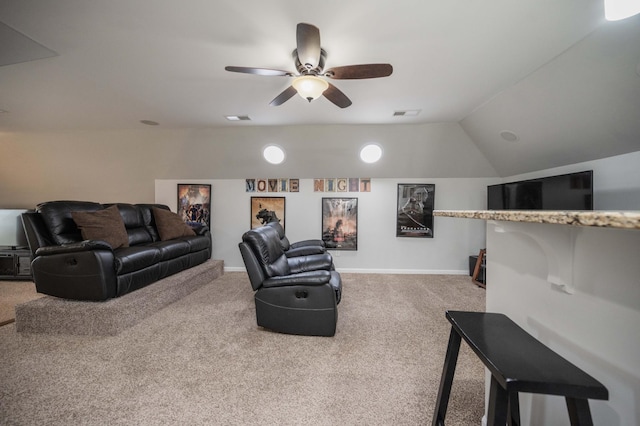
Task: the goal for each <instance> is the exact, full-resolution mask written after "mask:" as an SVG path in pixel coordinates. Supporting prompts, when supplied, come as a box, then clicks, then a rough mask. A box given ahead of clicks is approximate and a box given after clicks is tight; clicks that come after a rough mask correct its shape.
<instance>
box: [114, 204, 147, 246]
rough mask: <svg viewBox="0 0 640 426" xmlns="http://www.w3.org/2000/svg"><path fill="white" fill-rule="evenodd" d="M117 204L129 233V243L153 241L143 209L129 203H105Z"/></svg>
mask: <svg viewBox="0 0 640 426" xmlns="http://www.w3.org/2000/svg"><path fill="white" fill-rule="evenodd" d="M111 205H115V206H117V207H118V210H119V211H120V216H121V217H122V221H123V222H124V227H125V229H126V230H127V234H128V235H129V245H130V246H135V245H138V244H146V243H150V242H151V241H153V239H152V237H151V234H150V233H149V231H148V230H147V227H146V226H145V224H144V219H143V217H142V209H141V208H140V207H138V206H136V205H133V204H128V203H117V204H105V207H107V206H111Z"/></svg>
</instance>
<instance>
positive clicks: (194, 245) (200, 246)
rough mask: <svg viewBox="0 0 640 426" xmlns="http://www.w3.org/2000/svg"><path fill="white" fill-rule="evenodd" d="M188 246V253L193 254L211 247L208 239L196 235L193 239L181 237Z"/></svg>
mask: <svg viewBox="0 0 640 426" xmlns="http://www.w3.org/2000/svg"><path fill="white" fill-rule="evenodd" d="M180 239H181V240H184V241H185V242H186V243H187V244H188V245H189V252H191V253H193V252H196V251H200V250H206V249H207V248H209V246H210V245H211V240H210V239H209V237H205V236H202V235H197V236H195V237H188V238H187V237H183V238H180Z"/></svg>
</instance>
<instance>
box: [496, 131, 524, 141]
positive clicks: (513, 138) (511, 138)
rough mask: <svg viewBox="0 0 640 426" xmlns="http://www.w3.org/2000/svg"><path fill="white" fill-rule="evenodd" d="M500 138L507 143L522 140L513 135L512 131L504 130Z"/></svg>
mask: <svg viewBox="0 0 640 426" xmlns="http://www.w3.org/2000/svg"><path fill="white" fill-rule="evenodd" d="M500 137H501V138H502V139H504V140H505V141H507V142H516V141H519V140H520V137H519V136H518V135H516V134H515V133H513V132H512V131H511V130H503V131H501V132H500Z"/></svg>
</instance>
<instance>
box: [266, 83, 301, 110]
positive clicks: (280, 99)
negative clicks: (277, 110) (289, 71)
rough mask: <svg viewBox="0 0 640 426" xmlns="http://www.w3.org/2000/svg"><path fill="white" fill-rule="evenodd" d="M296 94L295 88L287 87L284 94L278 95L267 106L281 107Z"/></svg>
mask: <svg viewBox="0 0 640 426" xmlns="http://www.w3.org/2000/svg"><path fill="white" fill-rule="evenodd" d="M296 93H298V91H297V90H296V89H295V87H293V86H289V87H287V88H286V89H285V91H284V92H282V93H280V94H279V95H278V96H276V97H275V98H274V99H273V100H272V101H271V102H270V103H269V105H271V106H278V105H282V104H283V103H285V102H287V101H288V100H289V99H291V97H292V96H293V95H295V94H296Z"/></svg>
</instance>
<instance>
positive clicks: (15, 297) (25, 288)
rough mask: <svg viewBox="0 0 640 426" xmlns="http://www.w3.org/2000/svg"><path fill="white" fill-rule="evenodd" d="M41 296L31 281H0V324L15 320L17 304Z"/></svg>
mask: <svg viewBox="0 0 640 426" xmlns="http://www.w3.org/2000/svg"><path fill="white" fill-rule="evenodd" d="M42 296H43V295H42V294H39V293H37V292H36V285H35V284H34V283H33V281H0V326H2V325H5V324H8V323H12V322H13V321H15V318H16V310H15V306H16V305H17V304H19V303H25V302H29V301H31V300H34V299H38V298H40V297H42Z"/></svg>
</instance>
